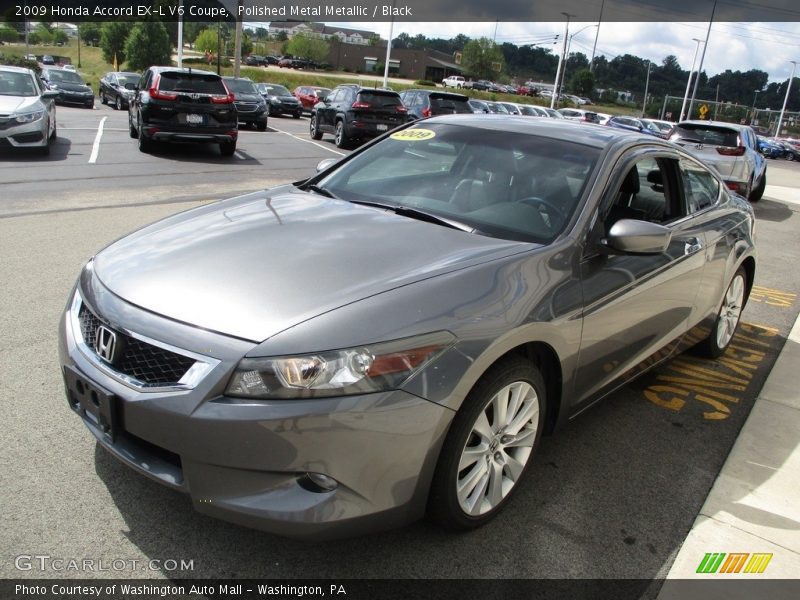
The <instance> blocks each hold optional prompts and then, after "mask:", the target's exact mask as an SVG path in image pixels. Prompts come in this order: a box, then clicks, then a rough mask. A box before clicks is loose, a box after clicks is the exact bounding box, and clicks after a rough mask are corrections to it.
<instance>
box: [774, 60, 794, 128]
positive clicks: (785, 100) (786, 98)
mask: <svg viewBox="0 0 800 600" xmlns="http://www.w3.org/2000/svg"><path fill="white" fill-rule="evenodd" d="M789 62H790V63H792V74H791V75H789V83H787V84H786V97H785V98H784V99H783V107H782V108H781V116H780V117H778V128H777V129H776V130H775V135H774V136H773V137H778V136H779V135H780V134H781V125H782V124H783V113H784V112H786V103H787V102H788V101H789V90H791V89H792V81H794V70H795V69H796V68H797V61H796V60H790V61H789Z"/></svg>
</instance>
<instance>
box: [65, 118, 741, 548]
mask: <svg viewBox="0 0 800 600" xmlns="http://www.w3.org/2000/svg"><path fill="white" fill-rule="evenodd" d="M753 226H754V218H753V212H752V209H751V208H750V206H749V204H748V203H747V202H746V201H745V200H744V199H743V198H742V197H740V196H738V195H736V194H735V193H733V192H731V191H730V190H728V189H727V188H726V186H725V185H724V184H723V182H722V180H721V179H720V177H719V176H718V174H717V173H716V172H715V171H713V170H710V169H709V168H706V167H705V166H704V165H703V164H702V163H700V162H699V161H698V160H697V159H696V158H694V157H693V156H691V155H690V154H688V153H687V152H685V151H684V150H683V149H681V148H680V147H677V146H675V145H672V144H669V143H668V142H665V141H661V140H659V139H656V138H654V137H652V136H643V135H641V134H638V133H634V132H626V131H622V130H614V129H611V128H607V127H600V126H594V125H584V124H580V123H570V122H563V121H556V120H549V121H548V120H536V119H533V120H532V119H526V118H524V117H509V116H497V117H495V116H493V115H448V116H446V117H438V118H433V119H427V120H423V121H419V122H417V123H415V124H408V125H406V126H405V127H403V128H400V129H397V130H395V131H393V132H389V133H387V134H385V135H384V136H382V137H381V138H379V139H378V140H376V141H375V142H373V143H371V144H368V145H366V146H364V147H363V148H361V149H360V150H358V151H357V152H354V153H353V154H351V155H349V156H348V157H346V158H343V159H341V160H339V161H338V162H334V163H333V164H331V163H330V162H328V161H324V164H323V163H321V164H320V167H319V169H318V172H317V173H316V174H315V175H314V176H312V177H311V178H309V179H307V180H304V181H300V182H296V183H294V184H291V185H284V186H281V187H277V188H274V189H269V190H266V191H262V192H257V193H253V194H248V195H246V196H241V197H238V198H233V199H230V200H226V201H223V202H219V203H215V204H210V205H206V206H203V207H200V208H196V209H193V210H189V211H187V212H184V213H182V214H178V215H175V216H172V217H170V218H167V219H165V220H163V221H160V222H158V223H155V224H153V225H150V226H148V227H145V228H144V229H141V230H139V231H137V232H135V233H133V234H131V235H129V236H127V237H125V238H123V239H121V240H119V241H117V242H114V243H113V244H111V245H110V246H108V247H107V248H105V249H104V250H102V251H100V252H99V253H98V254H97V255H96V256H94V257H93V258H92V260H90V261H89V263H88V264H87V265H86V266H85V267H84V269H83V271H82V272H81V274H80V276H79V278H78V282H77V284H76V286H75V290H74V292H73V293H72V295H71V297H70V298H69V301H68V304H67V307H66V310H65V312H64V315H63V319H62V320H61V323H60V356H61V366H62V371H63V376H64V381H65V386H66V393H67V399H68V403H69V406H70V407H71V408H72V410H74V411H75V413H76V414H77V415H78V416H80V418H81V419H82V420H83V422H84V424H85V425H86V427H87V428H88V429H89V431H90V432H91V433H92V434H93V435H94V436H95V437H96V438H97V440H98V442H99V443H100V445H102V446H103V447H104V448H105V449H106V450H108V451H109V452H111V453H112V454H113V455H114V456H116V457H117V458H118V459H119V460H121V461H122V462H123V463H125V464H127V465H128V466H130V467H131V468H133V469H134V470H136V471H138V472H140V473H142V474H144V475H146V476H148V477H150V478H152V479H155V480H156V481H159V482H161V483H163V484H164V485H167V486H169V487H172V488H174V489H176V490H179V491H182V492H185V493H188V494H189V495H190V496H191V498H192V501H193V503H194V506H195V508H196V509H197V510H198V511H200V512H202V513H206V514H209V515H213V516H215V517H219V518H222V519H226V520H229V521H232V522H236V523H240V524H243V525H246V526H250V527H256V528H260V529H263V530H266V531H270V532H274V533H278V534H281V535H285V536H292V537H301V538H311V539H321V538H330V537H338V536H349V535H358V534H362V533H364V532H367V531H374V530H380V529H386V528H389V527H395V526H399V525H402V524H405V523H408V522H411V521H413V520H415V519H418V518H420V517H422V516H424V515H426V514H427V515H428V516H429V517H430V518H432V519H433V520H434V521H436V522H439V523H441V524H443V525H444V526H446V527H448V528H451V529H468V528H474V527H477V526H480V525H483V524H484V523H486V522H487V521H489V520H490V519H491V518H492V517H494V516H495V515H496V514H497V513H498V512H499V511H500V510H501V509H503V507H504V506H505V505H506V504H508V502H509V500H510V499H511V497H512V495H513V492H514V491H515V490H516V489H517V488H519V487H520V486H522V485H526V484H529V483H530V482H526V481H525V474H526V471H527V470H528V468H529V467H530V465H531V463H532V462H533V461H534V460H535V459H534V455H535V452H536V448H537V445H538V443H539V440H540V438H541V436H542V434H545V433H550V432H553V431H554V430H556V429H557V428H558V427H559V426H561V425H563V424H564V423H566V422H568V421H569V420H570V419H572V418H573V417H575V416H576V415H578V414H579V413H581V412H583V411H584V410H585V409H587V408H588V407H589V406H590V405H592V404H593V403H595V402H596V401H598V400H599V399H600V398H602V397H604V396H606V395H608V394H609V393H611V392H613V391H614V390H615V389H617V388H618V387H620V386H621V385H624V383H625V382H626V381H629V380H630V379H631V378H632V377H634V376H636V375H638V374H640V373H642V372H644V371H645V370H646V369H649V368H652V367H653V366H654V365H657V364H659V363H660V362H662V361H665V360H668V359H669V358H670V357H672V356H674V355H675V354H676V353H678V352H681V351H683V350H684V349H687V348H689V347H694V349H695V350H696V351H699V352H702V353H704V354H705V355H707V356H710V357H716V356H719V355H721V354H722V353H723V352H724V351H725V349H726V347H727V346H728V345H729V344H730V342H731V339H732V337H733V335H734V333H735V331H736V327H737V325H738V323H739V318H740V315H741V311H742V309H743V307H744V305H745V302H746V301H747V297H748V294H749V292H750V289H751V286H752V284H753V276H754V273H755V248H754V242H753ZM510 510H514V507H513V506H512V507H510Z"/></svg>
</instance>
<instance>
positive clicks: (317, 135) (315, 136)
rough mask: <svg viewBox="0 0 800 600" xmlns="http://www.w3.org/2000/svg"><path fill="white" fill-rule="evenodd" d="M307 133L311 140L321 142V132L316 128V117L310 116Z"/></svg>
mask: <svg viewBox="0 0 800 600" xmlns="http://www.w3.org/2000/svg"><path fill="white" fill-rule="evenodd" d="M308 131H309V133H310V134H311V139H312V140H321V139H322V132H321V131H320V130H319V127H317V115H315V114H312V115H311V120H310V121H309V122H308Z"/></svg>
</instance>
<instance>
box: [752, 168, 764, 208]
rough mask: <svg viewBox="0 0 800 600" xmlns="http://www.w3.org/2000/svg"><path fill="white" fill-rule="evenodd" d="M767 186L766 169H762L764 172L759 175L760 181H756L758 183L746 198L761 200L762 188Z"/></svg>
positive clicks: (755, 200)
mask: <svg viewBox="0 0 800 600" xmlns="http://www.w3.org/2000/svg"><path fill="white" fill-rule="evenodd" d="M766 187H767V170H766V169H764V174H763V175H762V176H761V181H759V182H758V185H757V186H756V187H755V188H753V191H752V192H750V196H748V198H747V199H748V200H750V202H758V201H759V200H761V196H763V195H764V190H765V189H766Z"/></svg>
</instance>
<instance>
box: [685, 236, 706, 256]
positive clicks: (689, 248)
mask: <svg viewBox="0 0 800 600" xmlns="http://www.w3.org/2000/svg"><path fill="white" fill-rule="evenodd" d="M702 249H703V242H701V241H700V238H696V237H692V238H689V239H688V240H686V245H685V246H684V247H683V253H684V254H685V255H689V254H694V253H695V252H700V250H702Z"/></svg>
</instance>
